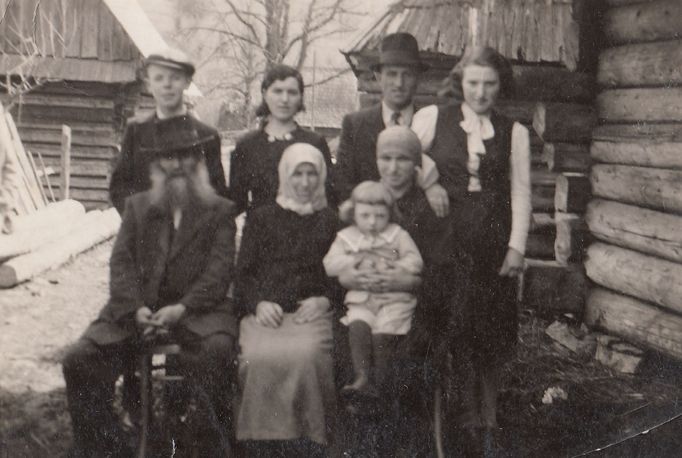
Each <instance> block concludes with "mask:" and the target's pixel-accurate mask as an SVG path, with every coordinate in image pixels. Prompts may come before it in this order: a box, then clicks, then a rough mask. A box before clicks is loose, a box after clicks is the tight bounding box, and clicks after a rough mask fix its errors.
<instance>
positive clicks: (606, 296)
mask: <svg viewBox="0 0 682 458" xmlns="http://www.w3.org/2000/svg"><path fill="white" fill-rule="evenodd" d="M585 322H586V323H587V324H588V325H589V326H592V327H596V328H598V329H601V330H604V331H606V332H608V333H611V334H616V335H618V336H621V337H623V338H624V339H626V340H629V341H630V342H633V343H635V344H638V345H642V346H644V347H647V348H651V349H653V350H656V351H659V352H661V353H664V354H666V355H668V356H672V357H674V358H677V359H680V360H682V317H680V316H679V315H676V314H674V313H670V312H667V311H665V310H662V309H660V308H658V307H656V306H654V305H652V304H650V303H647V302H644V301H641V300H638V299H635V298H634V297H630V296H625V295H623V294H618V293H616V292H615V291H609V290H607V289H603V288H594V289H592V290H591V291H590V293H589V295H588V297H587V305H586V307H585Z"/></svg>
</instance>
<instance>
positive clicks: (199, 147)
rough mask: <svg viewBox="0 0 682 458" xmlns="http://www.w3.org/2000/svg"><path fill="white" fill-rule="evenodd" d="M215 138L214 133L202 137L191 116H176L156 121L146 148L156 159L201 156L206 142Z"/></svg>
mask: <svg viewBox="0 0 682 458" xmlns="http://www.w3.org/2000/svg"><path fill="white" fill-rule="evenodd" d="M214 138H215V137H214V136H213V135H209V136H204V137H201V136H200V135H199V132H198V131H197V128H196V126H195V125H194V122H193V121H192V119H191V118H190V117H189V116H186V115H183V116H175V117H172V118H169V119H161V120H158V121H156V122H155V123H154V127H153V130H152V138H151V142H150V144H149V145H147V146H146V148H144V149H146V150H147V152H148V153H149V154H150V156H151V157H152V158H154V159H160V158H162V157H177V158H181V157H186V156H197V157H200V156H203V155H204V148H205V147H206V144H207V143H209V142H210V141H212V140H213V139H214Z"/></svg>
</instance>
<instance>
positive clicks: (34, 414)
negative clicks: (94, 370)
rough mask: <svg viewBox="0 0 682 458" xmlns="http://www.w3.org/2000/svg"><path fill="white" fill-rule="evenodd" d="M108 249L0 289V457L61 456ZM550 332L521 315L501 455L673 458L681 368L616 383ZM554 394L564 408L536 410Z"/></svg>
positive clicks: (680, 443) (650, 364)
mask: <svg viewBox="0 0 682 458" xmlns="http://www.w3.org/2000/svg"><path fill="white" fill-rule="evenodd" d="M111 246H112V243H111V242H107V243H104V244H102V245H100V246H98V247H95V248H94V249H92V250H90V251H88V252H86V253H84V254H82V255H80V256H79V257H77V258H76V259H75V260H74V261H72V262H71V263H69V264H67V265H65V266H63V267H61V268H59V269H57V270H55V271H51V272H48V273H46V274H44V275H42V276H40V277H39V278H36V279H34V280H33V281H31V282H28V283H25V284H23V285H20V286H18V287H15V288H13V289H9V290H0V350H1V352H0V458H8V457H12V458H15V457H17V458H19V457H31V458H33V457H63V456H65V454H66V450H67V447H68V444H69V443H70V440H71V430H70V423H69V418H68V414H67V413H66V400H65V395H64V382H63V379H62V375H61V366H60V365H59V359H60V355H61V354H62V353H63V351H64V348H65V346H67V345H68V344H69V343H70V342H72V341H74V340H75V339H76V338H77V337H78V336H79V335H80V333H81V332H82V331H83V329H84V328H85V327H86V325H87V324H88V323H89V322H90V321H91V320H92V319H93V318H94V317H95V316H96V314H97V312H98V311H99V309H100V308H101V306H102V305H103V304H104V302H105V300H106V298H107V289H108V288H107V286H108V279H107V276H108V258H109V254H110V251H111ZM549 323H550V321H548V320H547V319H543V318H540V317H536V316H534V315H533V314H532V313H524V314H523V317H522V328H521V331H520V345H519V351H518V356H517V357H516V358H515V359H514V360H513V361H511V362H510V363H509V364H508V366H507V367H506V369H505V377H504V378H505V380H504V387H505V388H504V389H503V391H502V394H501V399H500V426H501V428H502V431H503V434H502V436H501V439H500V440H501V444H502V446H503V448H504V449H505V455H506V456H541V457H552V456H614V457H616V456H617V457H629V456H632V457H635V456H637V457H648V456H651V457H668V456H670V457H672V456H680V454H682V452H681V451H682V435H680V434H679V431H680V429H681V427H682V420H681V418H682V417H677V415H679V414H680V413H682V370H681V369H680V367H679V365H676V364H675V363H673V362H671V361H667V360H665V359H663V358H661V357H660V356H656V355H649V356H648V357H647V360H646V364H645V365H644V367H643V369H642V371H641V374H640V375H637V376H624V375H620V374H617V373H614V372H612V371H610V370H609V369H607V368H604V367H603V366H601V365H600V364H599V363H597V362H594V361H592V360H589V361H584V360H580V359H578V358H576V357H575V356H574V355H572V354H571V353H570V352H568V350H565V349H561V348H559V347H557V346H556V345H555V344H553V343H552V342H551V340H550V339H549V338H548V337H547V336H546V335H545V334H544V329H545V328H546V327H547V325H548V324H549ZM551 387H554V388H561V389H562V390H563V391H564V392H565V393H566V399H557V400H555V401H554V402H553V403H551V404H543V403H542V398H543V395H544V393H545V391H546V390H547V389H548V388H551ZM645 431H648V433H647V434H642V433H643V432H645ZM628 438H629V439H628ZM600 448H601V449H602V450H601V451H595V450H596V449H600Z"/></svg>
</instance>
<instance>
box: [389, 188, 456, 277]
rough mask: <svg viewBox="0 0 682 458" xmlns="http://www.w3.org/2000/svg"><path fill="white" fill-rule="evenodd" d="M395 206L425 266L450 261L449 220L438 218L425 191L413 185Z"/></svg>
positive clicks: (401, 223)
mask: <svg viewBox="0 0 682 458" xmlns="http://www.w3.org/2000/svg"><path fill="white" fill-rule="evenodd" d="M396 206H397V208H398V211H397V218H398V223H399V224H400V226H402V228H403V229H405V230H406V231H407V232H408V233H409V234H410V236H411V237H412V240H414V243H415V244H416V245H417V248H419V252H420V253H421V255H422V258H423V259H424V262H425V264H426V265H427V266H428V265H431V264H444V263H448V262H450V261H451V260H452V256H453V252H452V248H451V244H450V240H451V239H450V237H451V235H452V234H451V233H450V230H449V224H448V219H447V218H438V217H437V216H436V214H435V213H434V212H433V210H432V209H431V205H429V201H428V200H427V198H426V195H425V194H424V191H423V190H422V189H421V188H420V187H419V186H416V185H415V186H412V188H410V190H409V191H407V192H406V193H405V194H404V195H403V196H402V197H401V198H400V199H398V200H397V202H396Z"/></svg>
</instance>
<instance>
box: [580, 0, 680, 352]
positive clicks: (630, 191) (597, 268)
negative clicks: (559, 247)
mask: <svg viewBox="0 0 682 458" xmlns="http://www.w3.org/2000/svg"><path fill="white" fill-rule="evenodd" d="M607 3H608V4H609V6H610V7H609V9H608V10H607V11H606V13H605V16H604V35H605V38H606V40H607V47H606V48H605V49H603V50H602V52H601V54H600V56H599V71H598V75H597V77H598V83H599V86H600V89H601V90H600V93H599V95H598V97H597V108H598V116H599V118H600V121H601V125H600V126H599V127H598V128H597V129H595V131H594V133H593V141H592V145H591V156H592V159H593V160H594V161H595V162H596V164H595V165H594V166H593V168H592V173H591V184H592V190H593V194H594V200H593V201H592V202H590V204H589V206H588V213H587V223H588V226H589V229H590V231H591V232H592V234H593V236H594V237H595V238H596V239H597V240H598V243H595V244H593V245H592V246H590V248H589V250H588V260H587V262H586V263H585V266H586V270H587V274H588V276H589V277H590V279H591V280H592V281H593V282H594V283H595V287H594V288H593V289H592V290H591V291H590V294H589V296H588V301H587V310H586V321H587V322H588V324H590V325H591V326H594V327H597V328H599V329H602V330H605V331H607V332H610V333H613V334H617V335H620V336H622V337H624V338H626V339H629V340H631V341H632V342H634V343H636V344H639V345H642V346H645V347H648V348H651V349H654V350H658V351H661V352H663V353H666V354H667V355H669V356H672V357H675V358H678V359H682V318H681V317H682V303H681V302H680V297H681V296H682V291H680V285H682V235H681V234H682V231H681V228H682V2H680V1H679V0H650V1H646V2H635V1H632V0H608V1H607Z"/></svg>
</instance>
